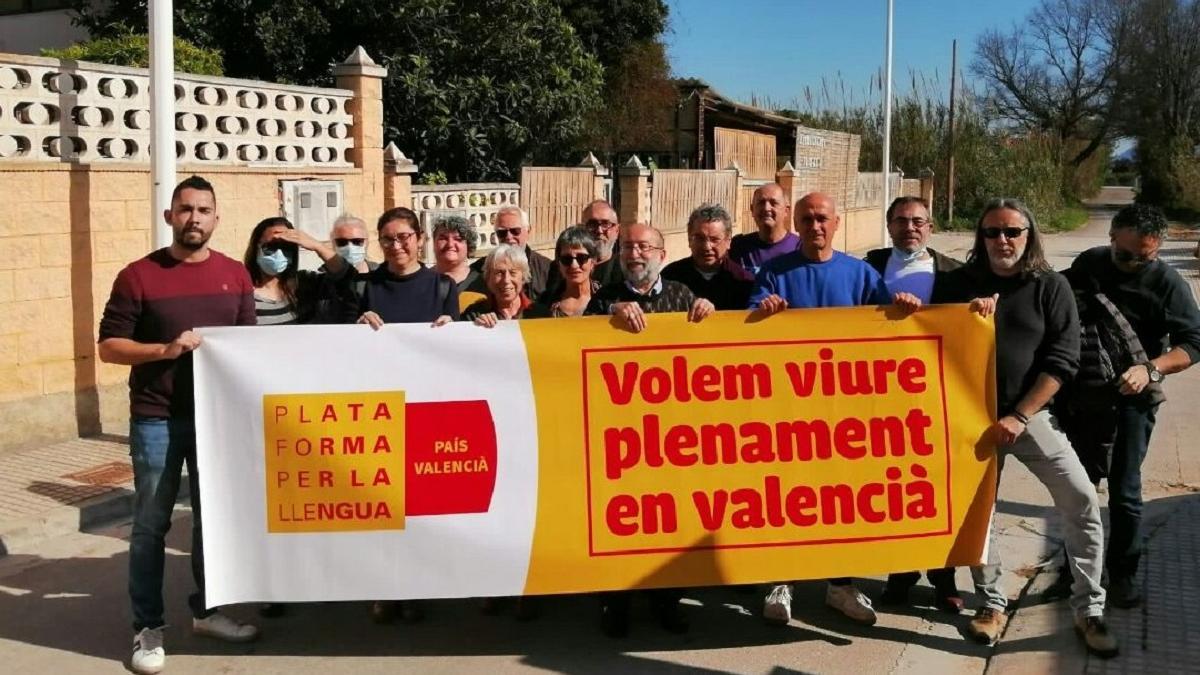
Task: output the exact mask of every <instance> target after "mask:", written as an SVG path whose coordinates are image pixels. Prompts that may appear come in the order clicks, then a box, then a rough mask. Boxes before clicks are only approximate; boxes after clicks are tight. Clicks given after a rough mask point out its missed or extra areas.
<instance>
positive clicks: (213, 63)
mask: <svg viewBox="0 0 1200 675" xmlns="http://www.w3.org/2000/svg"><path fill="white" fill-rule="evenodd" d="M42 56H50V57H53V58H56V59H69V60H72V61H90V62H92V63H107V64H109V65H114V66H131V67H134V68H148V67H149V66H150V38H149V36H147V35H138V34H130V35H122V36H120V37H114V38H100V39H97V40H88V41H87V42H80V43H77V44H73V45H71V46H70V47H64V48H63V49H43V50H42ZM175 70H176V71H178V72H181V73H192V74H195V75H224V74H225V72H224V66H223V65H222V57H221V52H219V51H216V50H214V49H204V48H202V47H197V46H196V45H194V44H192V43H190V42H188V41H186V40H183V39H180V38H175Z"/></svg>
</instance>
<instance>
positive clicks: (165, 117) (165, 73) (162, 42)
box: [149, 0, 175, 249]
mask: <svg viewBox="0 0 1200 675" xmlns="http://www.w3.org/2000/svg"><path fill="white" fill-rule="evenodd" d="M149 11H150V180H151V185H150V222H151V223H152V224H153V230H152V232H153V239H154V248H156V249H159V248H163V247H165V246H170V245H171V241H172V234H171V226H170V225H168V224H167V223H166V222H165V221H164V219H163V212H164V211H167V210H169V209H170V208H171V191H172V190H174V189H175V49H174V45H175V26H174V23H173V21H174V16H175V12H174V3H173V0H150V2H149Z"/></svg>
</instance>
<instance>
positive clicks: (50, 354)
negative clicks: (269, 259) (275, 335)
mask: <svg viewBox="0 0 1200 675" xmlns="http://www.w3.org/2000/svg"><path fill="white" fill-rule="evenodd" d="M193 170H194V171H195V172H197V173H200V174H201V175H203V176H204V177H205V178H207V179H208V180H209V181H210V182H212V184H213V187H214V188H215V190H216V193H217V202H218V212H219V213H220V214H221V216H222V219H221V223H220V224H219V225H218V227H217V231H216V232H215V234H214V235H213V239H212V246H213V247H214V248H216V249H217V250H220V251H222V252H224V253H226V254H228V255H230V256H232V257H234V258H239V259H240V258H241V256H242V253H243V251H244V250H245V247H246V241H247V238H248V237H249V234H250V231H251V230H252V229H253V227H254V225H255V224H256V223H257V222H258V221H259V220H261V219H262V218H266V217H269V216H275V215H279V214H280V208H281V206H280V205H281V201H280V197H279V181H281V180H294V179H300V178H317V179H323V180H342V181H343V186H344V191H345V203H346V206H347V210H348V211H351V212H354V213H360V214H363V215H364V217H366V218H368V219H370V218H373V217H374V216H375V215H376V214H377V213H378V209H379V206H378V205H377V202H381V201H382V199H381V197H380V196H377V195H376V193H375V186H374V185H373V184H372V185H370V186H368V187H367V188H366V190H364V186H363V183H364V180H363V172H362V171H361V170H359V169H340V170H324V169H305V170H301V171H291V172H287V171H281V170H280V169H278V168H272V169H244V168H233V167H229V168H219V169H218V168H215V167H187V166H184V167H180V168H179V172H178V175H179V177H180V178H183V177H186V176H188V175H190V174H191V173H192V172H193ZM374 178H375V177H374V176H372V177H371V180H372V182H373V181H374ZM0 194H3V195H5V202H6V203H5V205H4V208H2V209H0V420H3V422H0V427H2V428H0V453H2V452H5V451H6V450H11V449H14V448H19V447H23V446H27V445H30V444H34V443H38V442H44V441H50V440H61V439H64V438H71V437H74V436H76V435H79V434H93V433H98V432H100V431H104V432H108V433H118V434H124V433H126V432H127V420H128V400H127V397H126V396H127V390H126V385H125V380H126V378H127V377H128V374H129V369H128V368H127V367H123V366H112V365H108V364H104V363H100V362H99V361H98V359H97V358H96V348H95V342H96V326H97V324H98V323H99V320H100V315H101V314H102V313H103V311H104V304H105V302H106V301H107V300H108V294H109V291H110V290H111V288H112V282H113V279H114V278H115V277H116V275H117V272H119V271H120V270H121V268H122V267H124V266H125V265H126V264H127V263H129V262H130V261H131V260H133V259H135V258H137V257H139V256H142V255H145V254H146V253H147V252H148V251H150V247H151V235H150V173H149V167H147V166H139V165H133V166H123V167H120V168H116V167H113V168H108V167H104V168H101V167H95V166H92V167H87V166H75V167H72V166H70V165H67V164H62V165H55V164H49V165H47V164H38V165H33V164H27V165H21V164H13V165H5V166H0ZM364 195H365V198H364Z"/></svg>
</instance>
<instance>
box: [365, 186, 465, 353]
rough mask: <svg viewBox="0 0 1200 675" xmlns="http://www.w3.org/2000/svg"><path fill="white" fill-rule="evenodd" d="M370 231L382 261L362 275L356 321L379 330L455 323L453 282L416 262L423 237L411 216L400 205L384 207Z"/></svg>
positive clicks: (415, 219)
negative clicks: (389, 326)
mask: <svg viewBox="0 0 1200 675" xmlns="http://www.w3.org/2000/svg"><path fill="white" fill-rule="evenodd" d="M376 228H377V230H378V232H379V246H380V248H382V249H383V257H384V263H383V264H382V265H380V266H379V267H378V268H376V269H375V270H374V271H373V272H371V273H370V274H368V275H367V276H366V287H365V288H364V290H363V297H362V301H361V303H360V304H359V307H358V313H359V316H358V317H357V322H358V323H365V324H367V325H369V326H371V327H372V328H374V329H375V330H379V328H380V327H382V326H383V324H385V323H429V324H432V325H434V326H442V325H445V324H447V323H449V322H451V321H453V320H455V319H457V318H458V315H459V311H458V288H457V285H456V284H455V283H454V280H453V279H451V278H450V277H448V276H446V275H445V274H442V273H440V272H437V271H435V270H432V269H430V268H428V267H425V266H423V265H422V264H421V260H420V251H421V246H422V245H423V244H424V243H425V235H424V232H423V231H422V230H421V225H420V222H419V221H418V219H417V214H416V213H414V212H413V210H412V209H408V208H405V207H403V206H400V207H396V208H394V209H389V210H387V211H384V212H383V215H381V216H379V222H378V223H377V225H376ZM348 323H353V321H349V322H348Z"/></svg>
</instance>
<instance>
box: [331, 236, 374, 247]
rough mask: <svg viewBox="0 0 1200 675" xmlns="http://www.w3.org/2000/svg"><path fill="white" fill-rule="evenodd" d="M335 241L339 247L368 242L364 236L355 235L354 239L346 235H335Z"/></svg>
mask: <svg viewBox="0 0 1200 675" xmlns="http://www.w3.org/2000/svg"><path fill="white" fill-rule="evenodd" d="M333 243H334V244H335V245H336V246H337V247H338V248H341V247H343V246H349V245H350V244H354V245H355V246H362V245H363V244H365V243H367V240H366V239H364V238H362V237H355V238H353V239H347V238H346V237H335V238H334V240H333Z"/></svg>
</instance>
